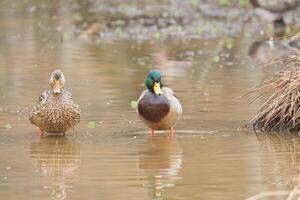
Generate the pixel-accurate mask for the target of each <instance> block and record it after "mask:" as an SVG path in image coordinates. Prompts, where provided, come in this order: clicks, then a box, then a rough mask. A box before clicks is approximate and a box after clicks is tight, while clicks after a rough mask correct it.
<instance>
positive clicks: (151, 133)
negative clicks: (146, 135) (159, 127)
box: [150, 128, 154, 138]
mask: <svg viewBox="0 0 300 200" xmlns="http://www.w3.org/2000/svg"><path fill="white" fill-rule="evenodd" d="M150 137H151V138H153V137H154V129H153V128H151V129H150Z"/></svg>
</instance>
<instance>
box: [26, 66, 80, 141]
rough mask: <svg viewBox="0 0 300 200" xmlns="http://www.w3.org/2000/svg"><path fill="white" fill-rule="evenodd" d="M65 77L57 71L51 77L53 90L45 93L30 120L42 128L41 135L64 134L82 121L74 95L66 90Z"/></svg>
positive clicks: (32, 112)
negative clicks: (46, 133) (45, 133)
mask: <svg viewBox="0 0 300 200" xmlns="http://www.w3.org/2000/svg"><path fill="white" fill-rule="evenodd" d="M65 83H66V80H65V77H64V75H63V73H62V72H61V71H60V70H55V71H54V72H53V73H52V75H51V77H50V87H51V90H48V91H45V92H43V93H42V94H41V95H40V97H39V99H38V101H37V103H36V105H35V106H34V107H33V109H32V111H31V113H30V117H29V120H30V122H31V123H32V124H34V125H36V126H38V127H39V128H40V131H41V132H40V134H41V135H44V131H46V132H48V133H63V134H64V135H65V134H66V132H67V131H68V130H69V129H71V128H73V127H74V126H75V125H76V124H78V123H79V121H80V108H79V106H78V105H77V104H76V102H75V101H74V97H73V96H72V94H71V93H70V92H68V91H66V90H64V89H63V88H64V85H65Z"/></svg>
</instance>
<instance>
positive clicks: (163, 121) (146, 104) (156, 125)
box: [137, 70, 182, 138]
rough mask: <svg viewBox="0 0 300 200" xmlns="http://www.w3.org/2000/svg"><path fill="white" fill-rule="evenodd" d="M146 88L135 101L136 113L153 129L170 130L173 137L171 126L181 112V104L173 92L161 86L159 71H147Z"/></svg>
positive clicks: (152, 132) (152, 133)
mask: <svg viewBox="0 0 300 200" xmlns="http://www.w3.org/2000/svg"><path fill="white" fill-rule="evenodd" d="M146 86H147V89H146V90H145V91H144V92H143V93H142V94H141V96H140V98H139V99H138V102H137V104H138V105H137V113H138V115H139V117H140V118H141V119H142V121H144V123H145V124H146V125H147V126H148V127H150V129H151V132H150V133H151V137H153V136H154V130H170V137H171V138H173V134H174V132H173V127H174V126H175V124H176V122H177V120H178V118H179V117H180V116H181V114H182V108H181V105H180V103H179V101H178V99H177V98H176V96H175V94H174V92H173V91H172V90H171V89H170V88H167V87H163V82H162V80H161V75H160V73H159V71H157V70H152V71H150V72H149V74H148V76H147V80H146Z"/></svg>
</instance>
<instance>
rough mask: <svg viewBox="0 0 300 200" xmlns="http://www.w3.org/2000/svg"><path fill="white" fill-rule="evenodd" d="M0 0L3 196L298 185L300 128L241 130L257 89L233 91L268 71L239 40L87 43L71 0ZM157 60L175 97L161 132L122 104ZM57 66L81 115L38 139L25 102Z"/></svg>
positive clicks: (172, 193) (162, 194)
mask: <svg viewBox="0 0 300 200" xmlns="http://www.w3.org/2000/svg"><path fill="white" fill-rule="evenodd" d="M5 2H6V3H7V4H5V5H6V6H8V5H9V6H8V8H9V9H8V10H2V11H1V18H0V27H2V28H1V30H0V152H1V157H0V196H1V197H5V199H12V200H14V199H108V200H112V199H137V200H140V199H191V200H194V199H245V198H248V197H251V196H254V195H256V194H259V193H262V192H267V191H287V190H291V189H292V188H293V187H294V186H295V185H296V180H297V177H298V174H299V162H298V159H299V153H300V151H299V145H300V138H298V137H296V136H290V135H283V134H281V135H280V134H279V135H269V136H266V135H264V134H254V133H252V132H250V133H248V132H243V131H238V127H239V126H240V124H243V123H246V122H247V120H249V119H250V118H251V117H252V116H253V115H254V114H255V112H256V110H257V108H258V105H257V104H255V103H254V104H250V105H249V102H250V101H251V99H253V96H248V97H243V98H240V96H241V95H243V94H244V93H245V92H246V91H247V89H248V88H251V87H253V86H255V85H257V84H258V83H260V82H261V81H262V79H263V77H264V76H265V75H266V74H268V69H266V68H263V67H259V66H255V65H254V62H253V60H252V59H251V58H250V57H249V56H248V49H249V48H250V45H251V43H250V42H247V41H248V40H247V39H245V38H243V37H240V38H236V39H233V42H234V43H233V44H234V45H233V46H232V47H231V48H228V46H226V41H227V40H228V38H220V39H214V40H207V41H189V42H170V41H168V42H164V43H160V42H154V43H152V42H151V43H148V42H145V43H133V42H131V43H130V42H113V41H102V42H99V43H96V44H95V43H94V44H93V43H89V42H86V41H80V40H78V39H77V38H76V37H73V36H72V35H71V34H70V29H71V28H70V27H72V21H70V20H68V19H70V17H69V13H68V9H66V10H63V11H61V10H59V11H60V12H57V13H56V12H54V13H55V16H56V17H53V16H52V17H49V16H48V15H47V14H43V12H42V13H37V14H30V13H28V12H24V10H23V9H24V8H23V7H22V6H20V5H15V4H13V3H12V4H10V3H9V2H10V1H5ZM27 9H32V8H30V7H29V8H27ZM49 13H52V11H51V12H49ZM53 15H54V14H53ZM191 52H192V53H191ZM153 67H155V68H158V69H159V70H160V71H161V72H162V74H163V78H164V82H165V84H166V85H168V86H170V87H171V88H173V90H174V91H175V92H176V94H177V96H178V98H179V99H180V101H181V103H182V106H183V111H184V115H183V118H182V119H181V120H180V121H179V122H178V124H177V126H176V128H175V138H174V140H173V141H171V140H170V139H169V137H168V133H157V134H156V136H155V138H154V139H153V140H151V139H150V138H149V130H148V129H147V128H146V127H145V126H144V124H143V123H142V122H141V121H140V120H139V119H138V117H137V116H136V113H135V110H134V109H133V108H131V106H130V102H131V101H132V100H136V99H137V98H138V96H139V95H140V93H141V92H142V91H143V90H144V85H143V83H144V79H145V76H146V74H147V72H148V70H149V69H150V68H153ZM56 68H60V69H62V70H63V72H64V74H65V77H66V80H67V85H66V89H67V90H69V91H71V92H72V94H73V95H74V97H75V98H76V101H77V102H78V104H79V105H80V106H81V109H82V118H81V123H80V124H79V125H78V126H77V127H76V128H75V130H74V131H71V132H70V135H69V136H67V137H62V136H47V137H44V138H40V137H39V134H38V129H37V128H36V127H34V126H33V125H31V124H30V123H29V121H28V113H29V110H30V109H31V107H32V106H33V105H34V103H35V102H36V100H37V98H38V96H39V94H40V93H41V92H42V91H44V90H47V89H48V88H49V83H48V80H49V76H50V74H51V72H52V70H54V69H56ZM93 123H94V124H95V127H93ZM89 124H90V125H89ZM283 197H287V195H285V196H279V197H278V199H282V198H283ZM270 199H274V198H270Z"/></svg>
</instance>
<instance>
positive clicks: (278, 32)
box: [250, 0, 299, 37]
mask: <svg viewBox="0 0 300 200" xmlns="http://www.w3.org/2000/svg"><path fill="white" fill-rule="evenodd" d="M250 3H251V4H252V5H253V6H254V7H257V8H260V9H262V10H264V11H266V13H262V12H261V14H262V15H263V16H265V18H269V20H272V21H273V25H274V33H275V36H279V37H280V36H283V35H284V32H285V26H286V25H285V22H284V19H283V14H284V13H285V12H287V11H290V10H294V9H295V8H296V7H297V4H298V3H299V0H250Z"/></svg>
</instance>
